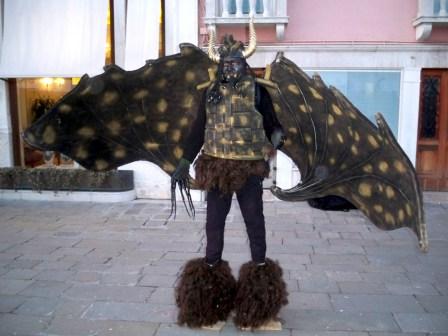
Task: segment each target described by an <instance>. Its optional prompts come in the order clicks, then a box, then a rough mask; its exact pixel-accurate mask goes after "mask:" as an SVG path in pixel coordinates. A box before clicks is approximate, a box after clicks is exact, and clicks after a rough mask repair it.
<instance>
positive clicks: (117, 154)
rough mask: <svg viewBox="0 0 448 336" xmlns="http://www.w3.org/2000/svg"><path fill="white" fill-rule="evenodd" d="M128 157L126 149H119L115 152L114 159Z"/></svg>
mask: <svg viewBox="0 0 448 336" xmlns="http://www.w3.org/2000/svg"><path fill="white" fill-rule="evenodd" d="M125 156H126V149H124V148H123V147H119V148H117V149H116V150H115V151H114V157H116V158H117V159H122V158H124V157H125Z"/></svg>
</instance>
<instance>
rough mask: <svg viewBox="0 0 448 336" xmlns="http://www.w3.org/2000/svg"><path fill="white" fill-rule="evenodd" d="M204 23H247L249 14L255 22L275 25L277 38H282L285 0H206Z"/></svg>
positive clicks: (286, 18)
mask: <svg viewBox="0 0 448 336" xmlns="http://www.w3.org/2000/svg"><path fill="white" fill-rule="evenodd" d="M205 5H206V14H205V19H204V21H205V23H206V25H208V26H209V28H212V29H215V28H216V25H229V24H247V22H248V21H249V18H250V17H251V16H253V17H254V23H255V24H265V25H266V24H271V25H275V27H276V33H277V39H279V40H282V39H283V37H284V32H285V25H286V24H287V23H288V16H287V12H286V9H287V0H206V1H205Z"/></svg>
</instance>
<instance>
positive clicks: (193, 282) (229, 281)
mask: <svg viewBox="0 0 448 336" xmlns="http://www.w3.org/2000/svg"><path fill="white" fill-rule="evenodd" d="M235 292H236V280H235V279H234V277H233V276H232V273H231V270H230V267H229V263H228V262H227V261H222V260H221V261H220V262H218V264H216V265H214V266H210V265H208V264H206V263H205V260H204V259H202V258H201V259H192V260H190V261H188V262H187V263H186V265H185V267H184V270H183V272H182V274H181V277H180V280H179V283H178V285H177V287H176V304H177V307H178V308H179V315H178V317H177V321H178V323H179V324H180V325H183V324H186V325H187V326H189V327H190V328H198V327H203V326H211V325H214V324H215V323H217V322H218V321H225V320H227V317H228V316H229V313H230V311H231V310H232V309H233V302H234V299H235Z"/></svg>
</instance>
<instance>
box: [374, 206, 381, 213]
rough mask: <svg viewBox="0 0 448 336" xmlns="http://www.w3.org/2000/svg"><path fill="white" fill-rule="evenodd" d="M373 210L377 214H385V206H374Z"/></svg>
mask: <svg viewBox="0 0 448 336" xmlns="http://www.w3.org/2000/svg"><path fill="white" fill-rule="evenodd" d="M373 209H374V210H375V211H376V212H378V213H381V212H383V206H382V205H381V204H375V205H374V206H373Z"/></svg>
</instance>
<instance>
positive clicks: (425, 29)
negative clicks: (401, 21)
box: [413, 0, 448, 41]
mask: <svg viewBox="0 0 448 336" xmlns="http://www.w3.org/2000/svg"><path fill="white" fill-rule="evenodd" d="M413 25H414V27H415V28H416V39H417V41H424V40H426V39H428V38H429V36H430V35H431V32H432V27H433V26H439V25H448V0H418V12H417V17H416V18H415V20H414V22H413Z"/></svg>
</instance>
